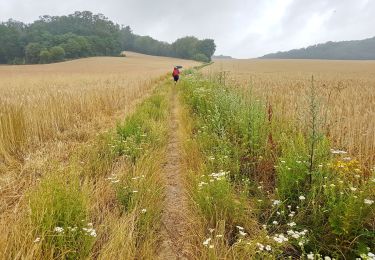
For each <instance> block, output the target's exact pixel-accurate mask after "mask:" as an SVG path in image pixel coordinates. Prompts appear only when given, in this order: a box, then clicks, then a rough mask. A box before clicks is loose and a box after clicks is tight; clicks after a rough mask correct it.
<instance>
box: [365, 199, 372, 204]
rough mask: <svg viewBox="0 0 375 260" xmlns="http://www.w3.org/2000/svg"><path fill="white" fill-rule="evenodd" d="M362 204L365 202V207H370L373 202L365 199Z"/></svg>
mask: <svg viewBox="0 0 375 260" xmlns="http://www.w3.org/2000/svg"><path fill="white" fill-rule="evenodd" d="M364 202H365V204H367V205H371V204H373V203H374V201H373V200H369V199H365V200H364Z"/></svg>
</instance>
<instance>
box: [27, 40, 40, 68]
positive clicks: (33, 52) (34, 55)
mask: <svg viewBox="0 0 375 260" xmlns="http://www.w3.org/2000/svg"><path fill="white" fill-rule="evenodd" d="M42 50H43V45H41V44H40V43H37V42H31V43H29V44H28V45H27V46H26V49H25V56H26V62H27V63H39V61H40V52H41V51H42Z"/></svg>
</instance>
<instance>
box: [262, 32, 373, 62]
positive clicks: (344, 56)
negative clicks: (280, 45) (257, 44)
mask: <svg viewBox="0 0 375 260" xmlns="http://www.w3.org/2000/svg"><path fill="white" fill-rule="evenodd" d="M260 58H261V59H326V60H375V37H373V38H369V39H365V40H356V41H341V42H331V41H330V42H326V43H321V44H317V45H312V46H309V47H307V48H302V49H294V50H290V51H286V52H277V53H271V54H267V55H264V56H262V57H260Z"/></svg>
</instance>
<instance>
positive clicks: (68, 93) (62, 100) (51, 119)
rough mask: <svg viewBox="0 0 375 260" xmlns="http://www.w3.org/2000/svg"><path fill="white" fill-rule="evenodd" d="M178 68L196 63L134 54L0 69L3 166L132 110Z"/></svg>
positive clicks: (0, 160) (0, 136) (0, 133)
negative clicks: (96, 122) (99, 119)
mask: <svg viewBox="0 0 375 260" xmlns="http://www.w3.org/2000/svg"><path fill="white" fill-rule="evenodd" d="M175 64H179V65H186V66H187V65H194V64H196V63H195V62H190V61H182V60H178V59H171V58H162V57H152V56H147V55H141V54H133V53H130V54H129V55H128V56H127V57H126V58H108V57H101V58H87V59H80V60H74V61H69V62H63V63H56V64H50V65H26V66H0V97H1V98H0V164H4V163H10V162H12V161H13V160H14V159H17V160H18V161H22V160H23V159H24V157H26V155H25V151H26V150H27V149H30V148H34V147H35V145H38V144H40V143H43V142H45V141H49V140H55V139H61V134H62V133H64V132H67V131H71V130H72V129H75V128H78V127H79V126H81V125H82V124H84V123H85V122H88V121H90V120H91V119H92V118H93V117H98V116H108V115H111V114H113V113H114V112H115V111H118V110H122V109H127V108H128V106H129V105H130V104H131V103H132V101H133V100H134V99H137V98H139V97H142V96H143V95H144V94H145V93H146V92H147V91H148V90H150V88H151V87H152V83H153V82H154V81H155V80H157V79H158V78H159V77H160V76H163V75H165V73H167V72H169V70H171V69H172V68H173V66H174V65H175Z"/></svg>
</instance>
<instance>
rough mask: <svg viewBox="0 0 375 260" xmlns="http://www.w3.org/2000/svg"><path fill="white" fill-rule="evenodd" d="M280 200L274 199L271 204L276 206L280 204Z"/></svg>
mask: <svg viewBox="0 0 375 260" xmlns="http://www.w3.org/2000/svg"><path fill="white" fill-rule="evenodd" d="M280 203H281V201H280V200H274V201H273V203H272V205H274V206H277V205H280Z"/></svg>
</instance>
